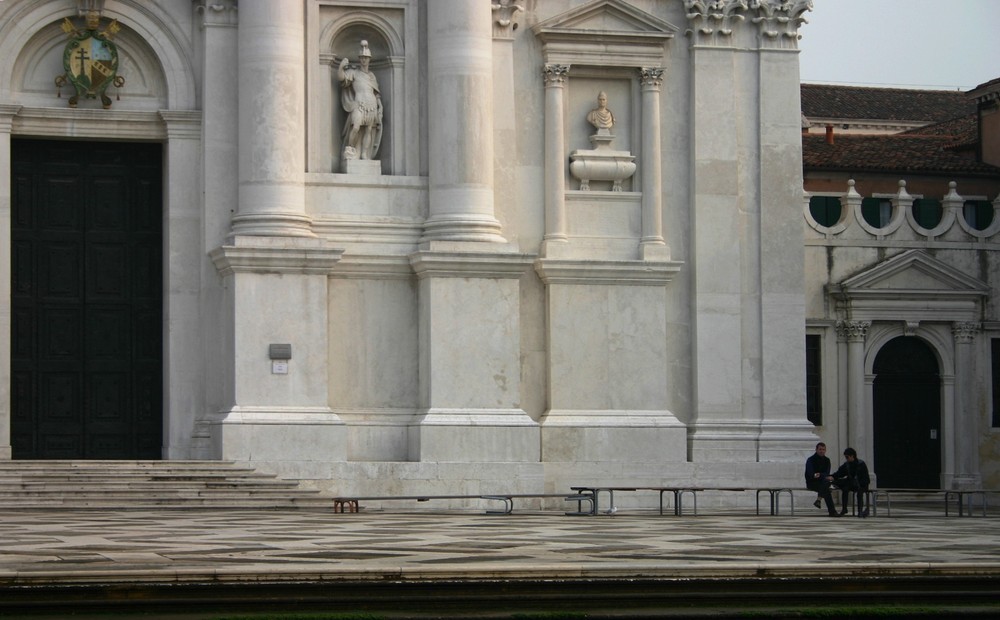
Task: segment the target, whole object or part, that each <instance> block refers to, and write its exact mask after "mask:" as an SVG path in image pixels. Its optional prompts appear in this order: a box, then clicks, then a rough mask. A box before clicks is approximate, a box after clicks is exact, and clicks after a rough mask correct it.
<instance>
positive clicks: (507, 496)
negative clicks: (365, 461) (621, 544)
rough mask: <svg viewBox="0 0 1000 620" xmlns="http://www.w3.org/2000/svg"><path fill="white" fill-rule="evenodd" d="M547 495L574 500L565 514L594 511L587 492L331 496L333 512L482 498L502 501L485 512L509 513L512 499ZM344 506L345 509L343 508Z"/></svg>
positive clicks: (512, 504) (512, 503)
mask: <svg viewBox="0 0 1000 620" xmlns="http://www.w3.org/2000/svg"><path fill="white" fill-rule="evenodd" d="M549 497H560V498H562V499H564V500H566V501H568V502H576V512H567V513H566V514H567V515H589V514H593V512H594V497H593V495H591V494H588V493H581V492H577V493H492V494H481V495H369V496H360V495H351V496H344V497H334V498H333V511H334V512H339V513H343V512H358V510H359V505H358V503H359V502H363V501H368V502H374V501H380V502H381V501H416V502H429V501H431V500H448V499H483V500H490V501H499V502H503V508H502V509H501V510H487V511H486V514H506V515H509V514H511V513H512V512H513V511H514V500H515V499H526V498H549ZM583 502H589V504H590V505H589V507H588V508H587V509H586V510H584V508H583V505H582V504H583ZM345 508H346V510H345Z"/></svg>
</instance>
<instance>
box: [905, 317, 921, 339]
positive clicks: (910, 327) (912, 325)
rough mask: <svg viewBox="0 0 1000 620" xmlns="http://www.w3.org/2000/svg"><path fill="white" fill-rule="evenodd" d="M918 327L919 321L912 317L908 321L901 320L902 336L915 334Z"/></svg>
mask: <svg viewBox="0 0 1000 620" xmlns="http://www.w3.org/2000/svg"><path fill="white" fill-rule="evenodd" d="M919 329H920V321H918V320H912V319H911V320H908V321H903V335H904V336H916V335H917V330H919Z"/></svg>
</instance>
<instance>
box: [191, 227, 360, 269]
mask: <svg viewBox="0 0 1000 620" xmlns="http://www.w3.org/2000/svg"><path fill="white" fill-rule="evenodd" d="M343 253H344V251H343V250H341V249H339V248H334V247H330V246H329V245H328V244H327V242H326V241H324V240H322V239H309V238H301V237H287V238H282V237H277V238H276V237H271V236H266V237H250V236H246V235H240V236H238V237H235V238H234V239H233V243H232V244H231V245H224V246H221V247H219V248H216V249H214V250H212V251H211V252H210V253H209V257H210V258H211V259H212V262H213V263H214V264H215V268H216V269H217V270H218V271H219V274H220V275H222V276H229V275H233V274H236V273H284V274H305V275H329V274H330V273H332V272H333V270H334V266H335V265H336V264H337V262H338V261H340V257H341V255H342V254H343Z"/></svg>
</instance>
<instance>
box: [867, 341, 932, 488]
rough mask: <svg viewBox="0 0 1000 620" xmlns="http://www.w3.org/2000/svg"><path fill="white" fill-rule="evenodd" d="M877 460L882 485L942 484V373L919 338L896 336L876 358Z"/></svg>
mask: <svg viewBox="0 0 1000 620" xmlns="http://www.w3.org/2000/svg"><path fill="white" fill-rule="evenodd" d="M874 371H875V386H874V412H873V417H874V433H875V436H874V437H873V443H874V446H875V454H874V455H873V459H872V460H873V464H874V469H875V473H876V474H877V475H878V486H880V487H882V488H891V487H896V488H899V487H901V488H911V489H936V488H939V487H940V485H941V374H940V369H939V367H938V361H937V357H935V355H934V352H933V351H932V350H931V349H930V347H928V346H927V345H926V344H925V343H924V342H923V341H922V340H920V339H919V338H913V337H908V336H901V337H899V338H894V339H893V340H890V341H889V342H888V343H886V344H885V346H883V347H882V350H881V351H879V352H878V355H877V356H876V357H875V368H874Z"/></svg>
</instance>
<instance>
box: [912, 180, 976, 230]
mask: <svg viewBox="0 0 1000 620" xmlns="http://www.w3.org/2000/svg"><path fill="white" fill-rule="evenodd" d="M963 202H964V201H963V200H962V197H961V196H959V195H958V193H957V192H956V191H955V182H954V181H952V182H951V183H950V184H949V191H948V194H947V195H946V196H945V197H944V199H943V200H942V201H941V220H940V221H939V222H938V223H937V225H936V226H935V227H934V228H924V227H923V226H921V225H920V224H919V223H918V222H917V218H916V217H914V215H913V208H912V204H913V203H912V202H911V203H910V204H911V207H910V208H908V209H906V221H907V223H908V224H909V225H910V228H912V229H913V231H914V232H915V233H917V234H918V235H921V236H923V237H927V240H928V241H933V240H934V239H935V238H936V237H940V236H941V235H943V234H944V233H946V232H948V230H949V229H951V227H952V226H953V225H954V224H955V218H956V217H961V216H962V204H963Z"/></svg>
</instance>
